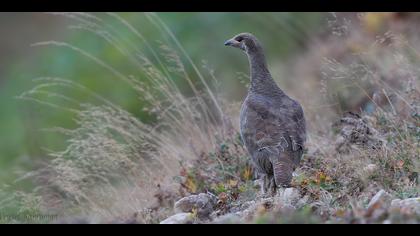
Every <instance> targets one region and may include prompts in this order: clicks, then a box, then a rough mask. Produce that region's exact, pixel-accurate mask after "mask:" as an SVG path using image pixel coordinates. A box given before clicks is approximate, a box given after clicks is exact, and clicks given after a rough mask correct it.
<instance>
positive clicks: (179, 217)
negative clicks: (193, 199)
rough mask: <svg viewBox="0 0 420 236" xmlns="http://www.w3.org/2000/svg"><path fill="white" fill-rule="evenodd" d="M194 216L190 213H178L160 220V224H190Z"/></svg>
mask: <svg viewBox="0 0 420 236" xmlns="http://www.w3.org/2000/svg"><path fill="white" fill-rule="evenodd" d="M193 221H194V217H193V215H192V214H191V213H178V214H175V215H173V216H170V217H168V218H167V219H165V220H163V221H161V222H160V224H191V223H193Z"/></svg>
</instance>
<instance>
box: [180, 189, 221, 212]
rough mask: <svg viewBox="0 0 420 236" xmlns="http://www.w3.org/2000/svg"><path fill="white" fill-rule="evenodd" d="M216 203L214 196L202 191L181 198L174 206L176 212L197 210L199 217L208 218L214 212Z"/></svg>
mask: <svg viewBox="0 0 420 236" xmlns="http://www.w3.org/2000/svg"><path fill="white" fill-rule="evenodd" d="M214 205H215V199H214V197H213V196H210V195H208V194H205V193H200V194H198V195H191V196H188V197H184V198H181V199H180V200H178V201H177V202H176V203H175V207H174V208H175V212H176V213H182V212H184V213H191V212H193V210H196V211H197V216H198V217H199V218H207V217H208V216H209V215H210V214H211V213H212V212H213V209H214Z"/></svg>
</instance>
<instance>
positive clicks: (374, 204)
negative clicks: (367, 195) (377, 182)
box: [367, 189, 392, 211]
mask: <svg viewBox="0 0 420 236" xmlns="http://www.w3.org/2000/svg"><path fill="white" fill-rule="evenodd" d="M391 200H392V196H391V195H390V194H389V193H387V192H386V191H385V190H383V189H381V190H380V191H379V192H377V193H376V194H375V196H373V198H372V199H371V200H370V202H369V204H368V206H367V210H368V211H369V210H373V209H374V208H375V209H376V208H380V207H382V208H389V206H390V205H391Z"/></svg>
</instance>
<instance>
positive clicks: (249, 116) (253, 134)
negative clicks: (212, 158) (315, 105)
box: [225, 33, 306, 193]
mask: <svg viewBox="0 0 420 236" xmlns="http://www.w3.org/2000/svg"><path fill="white" fill-rule="evenodd" d="M225 45H229V46H233V47H237V48H240V49H242V50H243V51H245V52H246V54H247V55H248V59H249V64H250V73H251V86H250V89H249V91H248V95H247V97H246V99H245V101H244V102H243V104H242V108H241V114H240V129H241V136H242V139H243V141H244V144H245V146H246V148H247V150H248V152H249V154H250V155H251V159H252V162H253V164H254V166H255V168H256V170H257V172H258V173H259V174H260V176H261V178H262V179H263V186H262V189H263V192H264V193H266V192H267V190H269V189H270V190H271V191H273V192H275V191H276V188H277V187H278V186H288V185H290V182H291V180H292V173H293V171H294V169H295V168H296V167H297V166H298V165H299V162H300V159H301V157H302V154H303V150H304V145H305V140H306V125H305V117H304V114H303V110H302V107H301V106H300V104H299V103H298V102H297V101H295V100H293V99H292V98H290V97H289V96H287V95H286V94H285V93H284V92H283V91H282V90H281V89H280V88H279V87H278V86H277V84H276V83H275V82H274V80H273V78H272V77H271V74H270V72H269V71H268V69H267V64H266V60H265V56H264V52H263V49H262V47H261V45H260V44H259V42H258V40H257V39H256V38H255V36H253V35H252V34H249V33H241V34H239V35H237V36H235V37H233V38H232V39H230V40H228V41H226V42H225Z"/></svg>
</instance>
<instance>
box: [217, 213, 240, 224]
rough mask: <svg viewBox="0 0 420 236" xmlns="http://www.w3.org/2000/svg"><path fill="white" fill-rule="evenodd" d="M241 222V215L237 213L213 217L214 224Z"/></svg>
mask: <svg viewBox="0 0 420 236" xmlns="http://www.w3.org/2000/svg"><path fill="white" fill-rule="evenodd" d="M239 222H241V216H240V214H237V213H228V214H226V215H222V216H219V217H217V218H216V219H214V221H213V223H214V224H237V223H239Z"/></svg>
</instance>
